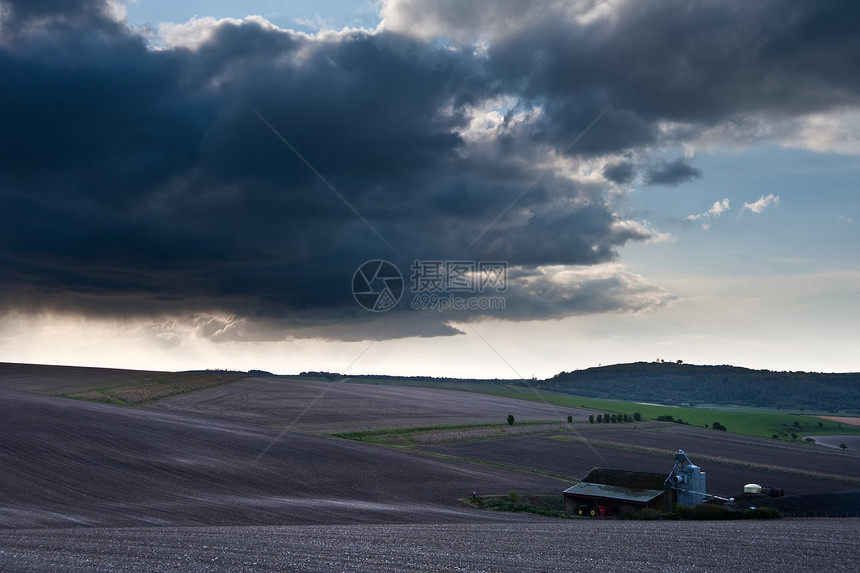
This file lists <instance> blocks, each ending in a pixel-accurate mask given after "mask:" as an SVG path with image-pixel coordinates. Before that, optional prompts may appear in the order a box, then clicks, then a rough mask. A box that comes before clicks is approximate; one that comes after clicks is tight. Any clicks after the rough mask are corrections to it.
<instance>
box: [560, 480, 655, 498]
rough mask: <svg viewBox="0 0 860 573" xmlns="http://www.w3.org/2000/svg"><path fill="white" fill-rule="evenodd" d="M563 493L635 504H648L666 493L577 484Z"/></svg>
mask: <svg viewBox="0 0 860 573" xmlns="http://www.w3.org/2000/svg"><path fill="white" fill-rule="evenodd" d="M564 493H570V494H573V495H582V496H588V497H605V498H607V499H618V500H622V501H632V502H637V503H648V502H649V501H651V500H652V499H655V498H657V497H658V496H660V495H662V494H664V493H666V490H662V489H630V488H627V487H618V486H614V485H605V484H602V483H589V482H584V481H582V482H579V483H578V484H576V485H575V486H572V487H569V488H567V489H566V490H564Z"/></svg>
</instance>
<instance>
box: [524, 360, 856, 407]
mask: <svg viewBox="0 0 860 573" xmlns="http://www.w3.org/2000/svg"><path fill="white" fill-rule="evenodd" d="M529 384H530V385H532V386H536V387H538V388H545V389H548V390H556V391H560V392H567V393H570V394H576V395H578V396H587V397H593V398H608V399H618V400H627V401H637V402H639V401H641V402H655V403H658V404H673V405H679V404H694V403H698V404H736V405H743V406H756V407H762V408H783V409H793V410H802V409H809V410H825V411H845V412H860V374H858V373H849V374H824V373H815V372H774V371H770V370H750V369H747V368H739V367H736V366H697V365H693V364H678V363H669V362H661V363H651V362H637V363H633V364H617V365H614V366H603V367H599V368H589V369H587V370H577V371H573V372H560V373H559V374H556V375H555V376H553V377H552V378H550V379H548V380H543V381H529Z"/></svg>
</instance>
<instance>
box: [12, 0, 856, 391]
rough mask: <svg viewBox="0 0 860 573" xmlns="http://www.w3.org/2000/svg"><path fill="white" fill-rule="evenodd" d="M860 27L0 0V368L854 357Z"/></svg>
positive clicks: (427, 8)
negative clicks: (27, 365) (28, 364)
mask: <svg viewBox="0 0 860 573" xmlns="http://www.w3.org/2000/svg"><path fill="white" fill-rule="evenodd" d="M858 29H860V5H857V3H856V2H853V1H850V0H845V1H835V0H834V1H823V2H800V1H798V2H791V1H769V0H762V1H756V0H753V1H748V2H743V3H738V2H728V1H719V0H714V1H702V2H689V1H688V0H660V1H654V2H647V3H645V2H635V1H632V0H630V1H624V0H606V1H601V0H579V1H576V0H574V1H569V0H568V1H555V0H541V1H534V2H531V3H528V4H526V3H523V2H520V1H515V0H510V1H507V0H506V1H498V0H480V1H473V2H469V3H463V2H455V1H453V0H444V1H441V0H440V1H436V2H426V1H419V0H383V1H381V2H378V3H377V2H369V1H354V2H349V1H346V0H328V1H314V2H311V1H310V0H308V1H296V2H285V1H276V0H257V1H242V2H239V1H237V0H218V1H205V2H204V1H197V0H195V1H187V2H176V1H167V0H136V1H130V0H128V1H121V0H74V1H71V0H0V78H2V80H0V81H2V89H0V126H2V128H1V129H0V360H2V361H12V362H34V363H52V364H76V365H93V366H115V367H129V368H152V369H167V370H179V369H192V368H237V369H251V368H258V369H265V370H270V371H273V372H277V373H294V372H298V371H301V370H328V371H335V372H343V373H346V374H350V373H353V374H360V373H387V374H410V375H418V374H425V375H436V376H478V377H503V378H516V377H527V378H530V377H532V376H538V377H546V376H551V375H553V374H555V373H557V372H559V371H562V370H572V369H575V368H585V367H589V366H595V365H597V364H609V363H617V362H628V361H636V360H654V359H657V358H662V359H665V360H677V359H682V360H684V361H685V362H693V363H699V364H735V365H740V366H747V367H753V368H769V369H773V370H813V371H858V370H860V353H858V352H857V351H856V348H857V346H858V344H857V343H858V336H857V323H858V318H860V316H858V314H860V312H858V311H860V249H858V245H860V231H858V228H860V75H858V74H857V62H858V61H860V35H858V34H857V33H856V31H857V30H858ZM376 260H384V261H388V262H389V263H390V265H385V266H384V268H386V269H391V268H395V269H396V270H397V271H399V272H400V275H401V276H402V281H400V282H398V278H397V277H396V276H394V275H385V276H383V275H379V276H376V277H374V276H372V275H373V274H374V273H375V270H376V269H379V268H380V267H381V265H379V264H376V265H373V264H371V265H369V266H366V265H365V263H367V262H368V261H376ZM499 268H502V269H503V272H502V274H501V275H499V274H496V275H493V274H492V273H491V272H490V270H491V269H496V270H498V269H499ZM359 269H362V270H361V272H360V273H359ZM464 269H465V270H464ZM357 273H358V274H357ZM368 273H370V274H369V275H368ZM357 277H361V278H360V279H359V278H357ZM365 279H366V280H365ZM435 279H438V281H437V282H433V281H434V280H435ZM355 292H358V296H356V294H355ZM362 293H364V294H362ZM367 293H370V294H369V295H367ZM380 294H381V295H384V296H383V297H382V298H378V295H380ZM368 297H369V298H368ZM374 297H377V298H374ZM392 297H393V300H392ZM368 300H370V304H368V303H367V301H368ZM374 301H378V302H379V305H377V307H376V308H375V310H367V309H366V308H364V307H363V306H362V304H364V306H370V307H374V304H375V302H374ZM386 301H387V302H386ZM394 301H396V303H397V304H392V303H393V302H394ZM383 302H384V303H385V304H383ZM360 303H361V304H360ZM443 307H444V308H443Z"/></svg>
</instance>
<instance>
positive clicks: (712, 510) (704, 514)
mask: <svg viewBox="0 0 860 573" xmlns="http://www.w3.org/2000/svg"><path fill="white" fill-rule="evenodd" d="M675 513H677V514H678V515H679V516H680V517H681V519H706V520H714V519H737V518H738V517H740V514H739V513H738V512H737V511H731V510H729V509H726V508H725V507H722V506H720V505H714V504H712V503H700V504H699V505H694V506H692V507H686V506H683V505H680V504H678V505H676V506H675Z"/></svg>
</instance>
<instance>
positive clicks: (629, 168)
mask: <svg viewBox="0 0 860 573" xmlns="http://www.w3.org/2000/svg"><path fill="white" fill-rule="evenodd" d="M603 176H604V177H606V178H607V179H609V180H610V181H612V182H613V183H618V184H620V185H626V184H627V183H630V182H632V181H633V179H634V178H635V177H636V166H635V165H633V164H632V163H631V162H629V161H622V162H621V163H613V164H612V165H607V166H606V167H605V168H604V169H603Z"/></svg>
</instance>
